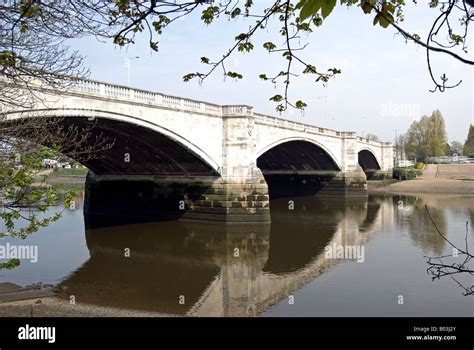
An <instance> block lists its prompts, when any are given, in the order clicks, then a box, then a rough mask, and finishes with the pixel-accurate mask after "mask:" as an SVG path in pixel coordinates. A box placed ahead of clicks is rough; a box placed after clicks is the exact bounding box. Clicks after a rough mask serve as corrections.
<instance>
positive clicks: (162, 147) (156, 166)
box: [31, 116, 218, 176]
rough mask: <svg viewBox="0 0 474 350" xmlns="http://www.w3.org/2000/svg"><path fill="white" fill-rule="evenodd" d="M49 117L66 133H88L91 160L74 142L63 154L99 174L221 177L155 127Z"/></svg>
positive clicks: (67, 146) (86, 118) (99, 119)
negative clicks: (78, 150)
mask: <svg viewBox="0 0 474 350" xmlns="http://www.w3.org/2000/svg"><path fill="white" fill-rule="evenodd" d="M47 118H49V119H57V122H58V123H59V124H60V125H61V127H62V128H63V130H69V129H70V128H74V134H77V135H81V133H82V134H83V133H87V139H86V140H85V141H83V142H82V141H81V142H82V143H81V145H80V146H79V149H88V148H90V149H93V150H94V153H93V154H92V157H90V159H87V158H89V157H88V156H87V155H82V156H79V157H77V156H76V153H80V152H77V150H76V149H74V148H75V147H76V146H77V144H76V143H75V142H74V141H72V142H71V143H68V142H65V144H61V145H59V146H61V150H62V153H64V154H65V155H66V156H69V157H71V158H72V159H75V160H77V161H79V162H80V163H82V164H83V165H84V166H86V167H87V168H88V169H90V170H91V171H93V172H94V173H95V174H96V175H157V176H160V175H163V176H168V175H170V176H173V175H174V176H218V173H217V172H216V170H215V169H214V168H213V167H212V166H211V165H209V164H208V163H207V162H205V161H204V160H203V159H202V158H200V157H199V156H197V155H196V154H195V153H193V152H192V151H191V150H190V149H188V148H187V147H185V146H184V145H182V144H180V143H178V142H176V141H174V140H172V139H171V138H170V137H168V136H166V135H163V134H161V133H159V132H157V131H156V130H152V129H151V128H146V127H143V126H140V125H136V124H132V123H129V122H124V121H120V120H116V119H108V118H91V117H78V116H74V117H61V118H54V117H47ZM31 141H34V140H31ZM84 143H85V144H84ZM71 144H73V146H71ZM45 146H51V145H45Z"/></svg>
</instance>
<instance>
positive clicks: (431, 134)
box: [407, 110, 447, 159]
mask: <svg viewBox="0 0 474 350" xmlns="http://www.w3.org/2000/svg"><path fill="white" fill-rule="evenodd" d="M446 144H447V135H446V128H445V123H444V118H443V116H442V115H441V112H440V111H439V110H436V111H434V112H433V113H432V114H431V116H430V117H428V116H426V115H425V116H423V117H422V118H421V119H420V120H419V121H416V120H415V121H414V122H413V123H412V124H411V125H410V128H409V129H408V140H407V150H408V154H409V156H410V157H417V158H421V159H424V158H426V157H437V156H442V155H445V154H446Z"/></svg>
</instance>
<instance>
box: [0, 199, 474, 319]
mask: <svg viewBox="0 0 474 350" xmlns="http://www.w3.org/2000/svg"><path fill="white" fill-rule="evenodd" d="M292 200H293V201H294V210H290V209H289V206H288V200H287V199H279V200H274V201H272V202H271V207H272V224H271V225H260V226H239V227H234V226H223V225H204V224H191V223H180V222H174V221H168V222H166V221H164V222H156V223H146V224H134V225H121V226H108V227H102V228H90V227H87V226H89V224H87V225H85V224H84V221H85V220H84V215H83V212H82V203H81V201H80V200H79V202H78V203H77V205H76V209H74V210H65V212H64V214H63V217H62V219H61V220H60V221H58V222H56V223H54V224H52V225H51V226H50V227H48V228H46V229H44V230H42V231H40V232H37V233H35V234H33V235H31V236H30V237H28V238H27V239H25V240H22V241H19V240H10V242H11V243H16V244H36V245H38V247H39V248H38V249H39V260H38V262H37V263H29V262H26V261H25V262H22V265H21V266H20V267H19V268H17V269H14V270H11V271H0V282H13V283H17V284H20V285H28V284H31V283H34V282H40V281H41V282H46V283H54V284H56V283H61V284H62V285H63V286H65V287H67V289H66V290H65V291H64V292H62V293H61V295H60V297H63V298H69V296H70V295H74V296H75V298H76V302H79V303H80V302H84V303H91V304H96V305H102V306H113V307H121V308H131V309H140V310H147V311H156V312H160V313H172V314H180V315H184V314H186V315H198V316H474V297H473V296H464V295H463V294H462V292H463V290H462V289H461V288H460V287H459V286H458V285H457V284H456V283H455V282H454V281H453V280H452V279H451V278H450V277H444V278H442V279H440V280H435V281H432V280H431V278H430V276H429V275H428V274H427V272H426V269H427V267H428V265H427V258H426V256H439V255H443V254H451V253H452V247H450V246H449V245H448V244H447V243H446V242H445V241H444V240H443V238H442V237H441V236H440V235H439V234H438V233H437V232H436V230H435V228H434V226H433V225H432V223H431V222H430V221H429V219H428V216H427V214H426V211H425V208H424V206H425V205H427V206H428V208H429V210H430V213H431V214H432V216H433V219H434V220H435V222H436V225H437V227H438V228H439V229H440V230H441V231H442V232H443V233H445V234H446V235H447V237H448V238H449V239H450V240H451V241H452V242H454V243H455V244H458V245H459V246H460V247H464V246H465V235H466V229H467V231H468V233H467V235H468V241H469V247H470V249H471V251H474V245H473V242H474V234H473V230H474V226H473V221H474V216H473V214H472V212H474V198H473V197H460V196H458V197H454V196H448V197H446V196H444V197H442V196H436V195H429V196H423V197H407V196H394V197H369V198H368V199H367V200H360V199H359V200H350V201H349V200H346V201H342V200H327V199H326V200H322V199H318V198H314V197H313V198H297V199H292ZM86 222H87V218H86ZM112 223H113V220H112ZM86 227H87V228H86ZM5 242H7V240H3V242H2V244H4V243H5ZM340 246H354V247H359V248H360V249H362V248H363V255H362V256H359V262H358V261H357V259H350V257H349V258H348V257H345V258H341V257H339V258H337V256H336V257H335V258H329V257H328V256H327V254H326V251H327V250H326V247H333V248H337V247H340ZM128 251H129V252H130V256H129V257H126V255H127V254H126V253H127V252H128ZM361 251H362V250H360V251H359V252H361ZM459 259H461V258H459ZM361 260H363V261H361ZM453 261H455V260H453ZM458 280H459V281H460V282H461V283H462V284H464V285H466V286H470V285H473V284H474V281H473V279H472V277H470V278H469V276H458ZM183 297H184V299H183ZM401 298H403V304H400V300H401ZM180 301H181V303H180ZM183 301H184V304H183V303H182V302H183Z"/></svg>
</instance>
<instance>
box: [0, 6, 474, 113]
mask: <svg viewBox="0 0 474 350" xmlns="http://www.w3.org/2000/svg"><path fill="white" fill-rule="evenodd" d="M415 3H416V2H415ZM12 4H13V5H1V6H0V12H1V13H3V14H4V15H3V17H5V18H6V19H8V20H10V22H11V23H12V24H14V25H15V28H17V29H18V30H19V31H27V30H28V31H31V28H33V29H34V30H36V31H37V33H41V30H42V28H45V30H46V31H47V34H48V35H51V34H52V35H53V38H70V37H76V36H81V35H86V34H93V35H96V36H99V37H102V38H108V39H112V40H113V42H114V43H115V44H116V45H119V46H127V45H130V44H134V43H135V40H136V37H137V35H139V34H140V33H145V35H147V37H148V43H149V46H150V48H151V49H152V50H154V51H158V49H159V41H158V39H159V38H160V36H161V35H162V34H163V33H164V32H165V31H166V30H169V28H171V27H172V26H173V25H179V21H177V20H178V19H180V18H183V17H186V16H190V15H191V14H194V13H198V14H199V15H200V18H201V20H202V21H203V22H204V23H205V24H208V25H211V24H212V23H214V22H215V21H217V20H219V19H222V18H223V19H227V20H229V21H234V20H238V19H241V18H247V19H250V20H255V22H254V23H252V24H251V25H250V27H248V26H247V25H246V28H247V29H246V30H245V31H243V32H241V33H237V35H236V36H235V37H234V43H233V44H230V45H229V46H230V47H229V49H228V50H226V51H225V52H224V53H223V55H222V56H220V57H219V58H217V59H211V58H208V57H200V61H201V63H203V64H204V66H205V70H204V71H202V72H191V73H188V74H186V75H185V76H184V77H183V79H184V80H185V81H190V80H192V79H198V80H199V81H200V82H203V81H204V80H205V79H206V78H207V77H209V76H210V75H211V74H213V73H214V72H215V71H216V70H217V69H221V70H222V72H223V74H224V76H225V77H228V78H232V79H242V78H243V77H244V76H243V74H242V73H240V72H237V71H230V70H228V69H227V68H226V61H227V60H228V58H229V57H230V56H231V55H233V54H236V53H242V54H247V53H251V52H252V51H253V50H255V49H256V47H255V45H254V42H255V41H254V40H253V39H254V38H255V37H256V36H257V35H258V34H259V33H262V32H266V31H268V30H273V28H274V27H272V26H271V25H270V24H271V23H272V22H276V23H277V24H278V27H279V28H278V27H277V30H278V32H279V34H280V35H281V37H282V41H281V43H278V42H277V41H275V42H272V41H267V42H265V43H263V45H262V49H263V50H266V51H268V52H269V53H271V54H274V55H279V56H281V57H282V60H283V61H282V68H281V69H278V70H276V71H273V72H265V71H262V72H261V73H260V74H259V77H260V78H261V79H262V80H264V81H267V82H269V83H271V84H275V85H278V86H280V91H279V93H277V94H275V95H274V96H272V97H270V100H271V101H274V102H275V103H276V109H277V111H283V110H285V109H286V108H287V107H289V106H290V107H294V108H299V109H304V108H305V107H306V103H305V102H304V101H302V100H299V99H297V98H290V96H289V87H290V83H291V82H292V81H294V80H295V79H296V78H297V77H298V76H300V75H309V76H312V77H314V80H315V82H317V83H322V84H326V83H328V82H329V80H330V79H331V78H334V77H335V76H336V75H338V74H341V73H342V72H341V71H340V70H339V69H338V68H337V67H319V65H318V64H316V63H315V62H310V61H308V60H307V59H306V58H305V57H304V55H303V53H304V49H305V47H306V46H307V45H308V41H307V40H306V41H305V40H304V37H305V36H306V34H310V33H311V32H313V31H314V30H315V29H316V28H317V27H319V26H321V25H324V21H325V20H326V19H327V18H328V17H329V16H333V13H334V11H333V10H334V8H335V7H336V6H344V7H348V8H357V10H358V11H363V13H365V14H366V15H368V16H370V20H371V21H372V23H373V24H374V25H376V26H380V27H382V28H391V29H393V30H394V31H395V32H396V33H398V34H400V35H401V37H402V38H403V39H404V40H405V41H407V42H408V41H410V42H413V43H415V44H417V45H420V46H422V47H423V48H425V49H426V57H427V66H428V72H429V75H430V77H431V79H432V81H433V83H434V89H433V90H432V91H433V92H434V91H441V92H442V91H445V90H446V89H449V88H454V87H456V86H458V85H459V84H460V83H461V81H457V82H455V83H454V84H448V77H447V76H446V75H445V74H442V75H441V76H440V77H439V78H437V76H438V75H437V73H436V72H435V67H433V66H432V64H431V54H432V53H433V52H436V53H440V54H445V55H449V57H451V58H453V59H455V60H457V61H460V62H462V63H465V64H469V65H474V61H472V60H469V59H468V57H469V55H468V52H467V46H466V43H467V42H469V39H470V38H469V35H470V33H471V32H470V31H469V30H468V29H469V25H470V23H471V21H472V20H474V15H473V8H472V6H473V5H474V0H447V1H443V2H440V1H437V0H433V1H430V2H429V3H428V4H427V10H428V11H433V12H435V13H437V16H436V19H435V21H434V22H433V25H432V26H430V28H428V34H427V36H426V37H425V38H423V37H422V36H420V35H419V34H416V33H413V32H412V31H410V30H409V29H405V28H403V27H402V24H403V21H404V18H405V9H406V6H407V4H406V2H405V1H403V0H340V2H339V4H338V2H337V0H272V1H269V2H267V5H266V6H268V7H266V8H262V7H261V2H256V1H253V0H246V1H238V0H224V1H221V0H220V1H217V0H192V1H191V0H175V1H158V0H151V1H129V0H116V1H113V2H105V1H101V0H76V1H71V2H69V1H68V2H51V1H48V2H46V1H40V0H37V1H32V0H23V1H18V2H12ZM11 18H13V20H11ZM43 24H47V25H46V26H45V25H43ZM65 24H67V25H65ZM46 47H48V46H46ZM7 51H8V50H7ZM7 56H8V59H9V60H15V59H16V57H13V56H12V55H11V52H9V53H7ZM0 64H1V63H0Z"/></svg>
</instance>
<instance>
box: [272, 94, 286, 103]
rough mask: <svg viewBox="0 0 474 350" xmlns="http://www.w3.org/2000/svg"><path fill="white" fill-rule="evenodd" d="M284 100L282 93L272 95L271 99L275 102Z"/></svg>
mask: <svg viewBox="0 0 474 350" xmlns="http://www.w3.org/2000/svg"><path fill="white" fill-rule="evenodd" d="M282 100H283V96H282V95H275V96H272V97H270V101H273V102H280V101H282Z"/></svg>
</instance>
